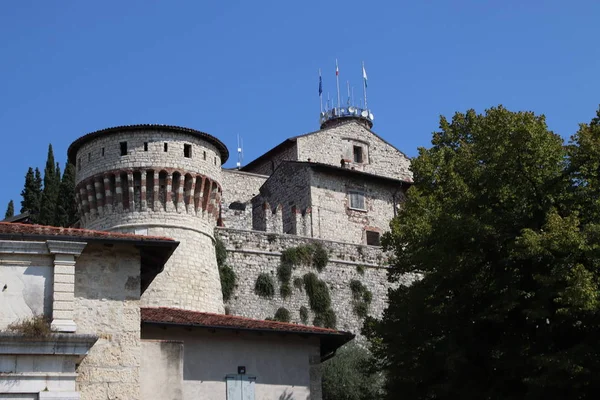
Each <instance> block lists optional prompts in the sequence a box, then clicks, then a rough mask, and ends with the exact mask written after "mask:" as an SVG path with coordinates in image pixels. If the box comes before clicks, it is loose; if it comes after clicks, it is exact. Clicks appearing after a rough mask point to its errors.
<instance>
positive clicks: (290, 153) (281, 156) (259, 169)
mask: <svg viewBox="0 0 600 400" xmlns="http://www.w3.org/2000/svg"><path fill="white" fill-rule="evenodd" d="M297 160H300V159H299V158H298V148H297V146H296V143H295V142H292V143H290V144H289V145H288V146H287V147H284V148H283V149H282V150H280V151H278V152H275V153H273V154H272V155H271V156H269V157H265V159H264V160H262V161H261V162H259V163H257V164H256V165H254V166H253V167H252V168H251V169H249V170H247V171H248V172H253V173H255V174H261V175H271V174H272V173H273V172H275V170H276V169H277V167H279V164H281V163H282V162H283V161H297ZM303 161H306V160H303Z"/></svg>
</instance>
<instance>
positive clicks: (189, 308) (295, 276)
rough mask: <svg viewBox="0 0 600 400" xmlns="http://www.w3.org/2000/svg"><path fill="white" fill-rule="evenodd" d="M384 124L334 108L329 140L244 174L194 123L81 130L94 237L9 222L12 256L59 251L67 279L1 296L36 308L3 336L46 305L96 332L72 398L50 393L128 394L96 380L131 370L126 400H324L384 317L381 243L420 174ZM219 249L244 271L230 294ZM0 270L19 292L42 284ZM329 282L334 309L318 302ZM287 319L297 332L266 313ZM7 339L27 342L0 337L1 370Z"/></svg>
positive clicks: (69, 325)
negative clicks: (373, 319) (331, 375)
mask: <svg viewBox="0 0 600 400" xmlns="http://www.w3.org/2000/svg"><path fill="white" fill-rule="evenodd" d="M372 120H373V117H372V114H370V113H369V112H368V110H361V109H356V108H354V107H349V108H344V109H335V108H334V109H333V110H331V111H329V112H327V113H322V115H321V127H320V129H319V130H318V131H315V132H312V133H308V134H304V135H300V136H295V137H291V138H289V139H286V140H285V141H283V142H282V143H281V144H279V145H278V146H276V147H274V148H273V149H271V150H269V151H267V152H266V153H264V154H263V155H261V156H260V157H258V158H257V159H255V160H254V161H252V162H250V163H249V164H247V165H245V166H243V167H241V168H238V169H223V168H222V164H224V163H225V162H226V161H227V159H228V157H229V152H228V149H227V147H226V146H225V145H224V144H223V143H222V142H221V141H220V140H219V139H217V138H216V137H213V136H211V135H209V134H207V133H204V132H201V131H197V130H194V129H189V128H182V127H176V126H166V125H132V126H123V127H114V128H108V129H103V130H100V131H96V132H92V133H90V134H87V135H85V136H82V137H81V138H79V139H77V140H75V141H74V142H73V143H72V145H71V146H70V147H69V150H68V156H69V161H70V162H71V163H73V164H74V165H75V166H76V171H77V175H76V202H77V207H78V211H79V215H80V224H81V227H82V228H84V229H83V230H79V231H77V230H60V231H55V230H52V229H57V228H49V227H46V228H43V229H41V228H33V227H32V228H27V227H24V226H21V227H16V226H15V227H9V226H4V227H2V229H3V230H4V231H3V232H4V233H2V232H0V255H1V256H3V260H4V261H3V264H5V265H7V264H10V265H12V264H11V263H16V264H19V263H22V262H24V261H23V260H22V259H23V258H25V259H27V260H28V261H27V262H29V263H31V262H33V263H34V264H35V263H36V262H37V261H35V260H33V261H32V260H31V257H33V256H31V254H34V253H35V254H37V256H36V257H38V258H39V257H42V258H43V257H46V258H48V260H49V261H44V262H41V261H39V262H37V263H38V264H40V263H41V264H40V268H41V266H42V265H43V266H52V268H54V269H53V270H52V269H49V270H44V271H45V272H39V273H38V275H41V276H45V277H46V278H47V280H49V281H53V282H54V285H53V286H52V287H51V288H50V289H49V288H47V287H46V289H45V293H46V294H45V295H43V296H41V297H40V298H37V300H36V301H32V300H31V299H30V298H28V297H27V296H25V295H23V296H21V297H18V294H16V293H13V292H10V291H8V290H7V292H6V293H3V294H2V295H3V296H4V298H5V299H9V297H8V296H9V295H10V294H11V293H13V294H12V296H14V297H12V298H10V299H12V300H11V301H12V302H13V303H14V304H17V303H18V304H20V305H23V306H22V307H23V310H24V311H23V310H22V311H20V312H15V313H14V315H13V314H10V313H6V312H5V313H2V312H0V328H2V325H4V326H7V325H8V323H9V322H10V321H11V320H12V321H14V320H15V318H16V317H17V316H22V315H26V314H27V313H29V314H35V312H34V311H35V310H34V309H36V310H41V311H42V312H43V313H44V314H45V315H46V314H51V315H52V328H53V330H54V331H56V332H69V333H77V334H79V333H80V332H83V333H85V334H86V335H87V336H85V335H83V336H85V337H83V336H82V337H80V338H79V341H80V342H81V343H80V344H79V345H78V346H79V347H80V348H79V350H78V352H76V354H75V353H73V354H71V353H69V354H68V355H65V357H66V359H68V360H70V361H69V362H66V361H65V360H63V365H69V366H70V367H68V371H67V372H68V373H71V374H72V373H73V371H75V370H76V371H77V372H78V374H76V376H75V378H76V380H77V381H76V382H77V385H75V381H73V384H72V385H71V386H69V389H68V390H69V391H64V393H67V392H68V393H70V394H69V396H71V397H68V396H66V397H60V396H57V397H51V398H69V399H71V398H84V399H88V398H89V399H93V398H121V397H118V395H115V397H110V396H111V395H110V394H109V391H110V387H111V385H110V382H112V381H110V380H108V381H107V380H106V379H108V378H106V379H103V378H99V376H100V375H102V374H101V373H100V372H99V371H97V370H98V369H100V370H102V371H112V370H113V369H115V368H116V367H117V366H118V368H116V369H119V370H121V371H122V373H125V372H127V374H130V375H126V376H128V377H129V378H120V377H116V378H115V379H116V380H117V382H118V383H119V384H120V385H121V387H122V388H123V390H125V392H126V393H127V394H126V395H123V397H122V398H127V399H134V398H157V399H158V398H165V399H166V398H169V399H170V398H173V399H188V398H189V399H191V398H203V399H204V398H205V399H213V398H214V399H224V398H225V394H226V393H227V399H230V398H237V397H236V396H238V395H239V396H242V393H250V391H251V392H252V397H244V398H255V397H254V393H255V390H256V398H264V399H267V398H268V399H271V398H274V399H276V398H281V397H279V396H291V397H290V398H303V399H304V398H307V397H306V396H309V397H310V398H311V399H319V398H321V397H320V375H319V369H318V365H319V364H320V362H322V361H323V360H324V359H326V358H328V357H331V356H332V355H333V354H334V353H335V349H336V348H337V347H339V346H341V345H342V344H344V343H345V342H347V341H348V340H351V339H352V337H353V336H354V335H355V334H359V333H360V326H361V324H362V318H364V317H365V316H366V315H373V316H380V315H381V312H382V311H383V309H384V308H385V304H386V298H387V290H388V288H389V283H388V282H387V277H386V265H385V257H384V255H383V254H382V251H381V248H380V247H379V245H380V237H381V234H382V233H383V232H385V231H386V230H387V228H388V224H389V221H390V220H391V219H392V218H393V217H394V216H395V214H396V211H397V209H398V207H399V205H400V204H401V203H402V201H403V199H404V195H405V192H406V190H407V188H408V187H409V185H410V183H411V181H412V179H411V173H410V170H409V166H410V160H409V159H408V157H406V156H405V155H404V154H403V153H402V152H400V151H399V150H398V149H396V148H394V147H393V146H392V145H391V144H389V143H388V142H386V141H385V140H384V139H383V138H381V137H380V136H378V135H377V134H375V133H374V132H373V131H372V130H371V127H372ZM32 229H33V230H32ZM36 229H37V230H36ZM19 230H21V231H19ZM0 231H1V229H0ZM17 231H18V232H17ZM23 232H26V234H23ZM19 233H20V235H19ZM57 237H58V238H62V239H57ZM18 238H20V239H18ZM2 240H5V241H9V242H10V243H8V242H7V244H5V245H4V247H2ZM15 240H29V241H31V243H35V244H28V245H27V246H33V247H35V249H37V250H36V251H37V253H36V252H31V251H29V252H28V251H26V249H25V248H26V247H27V246H26V245H24V244H23V243H17V244H15V243H13V242H14V241H15ZM60 240H64V243H57V242H58V241H60ZM41 241H45V243H46V244H45V245H41V244H40V243H41ZM86 243H91V244H87V245H86ZM218 244H222V246H223V247H224V248H225V251H226V255H227V261H226V264H227V268H230V270H233V273H234V274H235V285H234V286H233V288H232V290H231V292H230V293H228V294H227V295H226V296H225V299H224V296H223V293H225V292H224V285H225V282H224V281H223V277H222V276H220V273H219V270H220V268H222V267H224V265H221V264H223V262H224V261H223V260H220V261H219V260H218V257H217V256H218V254H217V253H218V251H219V250H218V248H217V247H218V246H216V245H218ZM33 247H32V248H33ZM3 248H4V249H10V250H6V251H4V252H3V251H2V249H3ZM15 249H17V250H16V251H15ZM293 251H296V253H293ZM292 253H293V254H295V255H296V256H295V257H292V256H291V255H292ZM8 254H11V255H12V256H8ZM15 254H17V255H18V254H21V258H20V259H19V260H17V259H14V260H13V259H12V258H11V257H15ZM115 254H117V256H116V257H115ZM119 254H120V255H119ZM298 255H299V256H298ZM52 257H54V258H53V259H52ZM40 260H41V258H40ZM17 261H18V262H17ZM94 263H98V264H99V265H104V267H103V268H101V269H100V270H94V268H93V264H94ZM16 264H15V265H16ZM19 265H20V264H19ZM80 265H82V266H81V267H79V266H80ZM63 266H65V267H64V268H63ZM67 267H68V268H67ZM284 267H286V268H284ZM1 268H2V266H0V271H2V273H3V275H0V279H5V280H6V281H10V282H11V284H12V283H15V282H17V281H20V282H29V279H33V278H26V277H25V276H26V275H27V272H26V270H20V269H18V268H16V267H15V268H16V269H14V270H11V271H12V272H11V273H12V274H16V275H15V276H12V275H10V274H8V273H7V272H5V271H8V269H6V268H4V269H1ZM136 268H137V270H138V272H137V273H136V272H135V271H136ZM57 269H60V270H61V271H63V270H64V271H68V272H64V273H65V274H66V275H65V276H62V275H61V274H62V273H63V272H60V273H58V272H57ZM126 270H127V271H128V272H126V273H124V271H126ZM40 271H41V270H40ZM52 271H53V272H52ZM78 271H83V272H79V275H78ZM57 274H58V278H57ZM11 276H12V278H11ZM52 276H53V278H52ZM57 279H58V280H57ZM407 279H408V278H407ZM63 280H64V281H63ZM32 282H33V281H32ZM35 282H36V284H37V285H42V287H45V286H44V285H45V283H44V282H41V281H35ZM40 282H41V283H40ZM92 282H95V283H94V284H92ZM0 283H2V282H0ZM407 283H408V281H407ZM7 285H8V284H7ZM222 285H223V287H222ZM9 287H10V286H9ZM119 287H123V288H124V291H123V290H118V288H119ZM317 289H318V290H321V291H324V292H326V296H325V297H326V298H327V299H328V300H327V301H326V302H325V303H326V304H325V303H323V302H321V303H319V302H318V301H317V300H315V299H314V298H313V297H311V296H312V295H313V291H314V290H317ZM136 291H137V293H139V294H138V295H136V294H135V293H136ZM23 293H29V291H28V290H25V289H23ZM124 293H125V294H124ZM106 299H109V301H108V303H107V302H106ZM36 302H37V303H36ZM34 303H35V304H34ZM32 304H34V306H32ZM96 307H98V309H97V310H102V312H100V313H99V312H98V311H97V310H95V308H96ZM14 309H17V307H16V306H15V307H14ZM135 310H138V311H137V313H136V311H135ZM281 310H285V312H286V313H287V315H288V316H287V319H286V321H288V322H290V323H285V322H284V323H281V322H271V321H264V320H266V319H271V318H273V317H274V316H276V315H277V314H278V313H279V312H281ZM20 313H21V314H20ZM23 313H24V314H23ZM125 315H128V316H129V317H125V318H124V316H125ZM136 315H137V317H136ZM107 316H110V318H109V319H108V320H105V319H104V318H105V317H107ZM109 321H112V322H109ZM136 324H137V327H136ZM319 326H324V327H323V328H320V327H319ZM332 328H335V329H332ZM86 329H87V330H86ZM99 331H101V334H98V332H99ZM123 331H127V332H132V336H131V338H130V339H128V340H129V342H127V340H126V341H125V342H120V341H119V340H116V341H115V339H114V338H115V337H117V338H118V337H121V335H122V333H123ZM216 333H218V335H215V334H216ZM274 334H279V336H273V335H274ZM136 335H137V336H136ZM269 335H270V336H269ZM281 335H283V336H285V337H283V336H281ZM80 336H81V335H80ZM264 336H268V337H264ZM73 338H74V336H71V337H70V338H61V339H60V340H63V341H65V340H66V341H67V342H68V340H72V339H73ZM3 340H4V341H6V340H9V341H10V340H13V339H9V338H4V339H3V338H2V337H1V336H0V360H1V357H2V354H3V353H2V351H1V349H2V346H3V343H2V342H3ZM57 340H58V339H57ZM17 342H18V340H16V341H15V343H17ZM126 342H127V343H128V344H125V343H126ZM11 343H13V342H11ZM99 343H100V344H99ZM13 344H14V343H13ZM39 346H41V347H43V346H44V345H43V344H39ZM17 347H18V346H17ZM95 349H96V350H95ZM15 351H16V353H14V354H16V355H15V357H18V354H21V353H19V352H18V351H22V350H15ZM88 353H89V355H87V356H86V357H85V359H84V360H83V362H81V361H79V362H76V359H78V358H79V357H82V355H83V354H88ZM11 354H12V353H11ZM111 354H112V355H111ZM21 357H24V356H21ZM115 357H117V359H115ZM306 359H308V360H309V362H308V364H306V361H305V360H306ZM15 360H17V358H15ZM79 360H81V359H79ZM124 360H126V361H124ZM303 360H304V361H303ZM15 363H16V364H15V365H17V364H18V363H17V362H16V361H15ZM239 363H244V364H246V365H244V366H240V365H238V364H239ZM247 364H250V365H247ZM236 365H237V366H238V368H237V374H236V373H235V372H236V371H235V370H232V369H234V367H235V366H236ZM267 365H271V367H272V368H271V369H269V368H266V367H265V366H267ZM14 369H15V371H16V370H18V367H17V366H15V367H14ZM94 371H96V372H94ZM28 372H31V371H28ZM67 372H65V371H60V373H61V374H63V375H65V374H67ZM94 374H100V375H98V376H96V377H95V378H94ZM109 375H110V374H109ZM71 376H73V375H71ZM103 376H104V375H103ZM63 378H64V377H63ZM75 378H73V379H75ZM46 384H47V382H46ZM73 385H75V386H73ZM255 386H256V388H255ZM2 387H3V386H2V381H1V379H0V393H2ZM75 387H77V388H78V390H75ZM59 391H60V390H59ZM98 391H99V393H102V395H98V396H94V393H97V392H98ZM50 392H52V390H50ZM79 392H81V393H84V394H82V395H81V397H79V396H80V395H79V394H78V393H79ZM19 393H21V392H19ZM104 393H105V394H106V395H107V396H108V397H103V394H104ZM44 396H46V397H44ZM47 396H48V395H47V394H43V393H42V392H40V393H39V394H38V397H32V398H36V399H37V398H39V399H42V398H50V397H47ZM248 396H249V394H248ZM24 398H28V397H24ZM239 398H240V399H241V397H239ZM285 398H288V397H285Z"/></svg>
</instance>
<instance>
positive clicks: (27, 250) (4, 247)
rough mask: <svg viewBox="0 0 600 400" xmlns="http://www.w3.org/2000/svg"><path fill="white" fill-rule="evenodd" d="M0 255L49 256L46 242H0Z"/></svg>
mask: <svg viewBox="0 0 600 400" xmlns="http://www.w3.org/2000/svg"><path fill="white" fill-rule="evenodd" d="M0 254H48V247H47V246H46V243H45V242H27V241H21V240H0Z"/></svg>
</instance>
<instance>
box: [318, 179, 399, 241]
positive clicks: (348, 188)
mask: <svg viewBox="0 0 600 400" xmlns="http://www.w3.org/2000/svg"><path fill="white" fill-rule="evenodd" d="M311 184H312V186H311V188H310V189H311V200H312V213H313V217H314V223H313V227H312V229H313V233H314V237H315V238H321V239H327V240H339V241H344V242H351V243H362V244H366V243H367V241H366V232H367V231H371V232H377V233H379V234H380V235H381V234H383V233H384V232H386V231H388V230H389V223H390V221H391V220H392V218H393V217H394V207H395V204H399V203H401V202H402V201H403V200H404V193H403V188H402V187H401V186H400V185H399V184H393V183H390V182H385V183H383V182H381V181H377V180H374V179H369V178H364V177H362V176H356V177H352V176H347V177H344V178H341V177H339V176H336V175H331V174H326V173H322V172H318V171H312V178H311ZM352 191H357V192H359V193H362V194H363V195H364V203H365V204H364V205H365V209H364V210H359V209H355V208H351V204H350V198H349V196H350V193H351V192H352Z"/></svg>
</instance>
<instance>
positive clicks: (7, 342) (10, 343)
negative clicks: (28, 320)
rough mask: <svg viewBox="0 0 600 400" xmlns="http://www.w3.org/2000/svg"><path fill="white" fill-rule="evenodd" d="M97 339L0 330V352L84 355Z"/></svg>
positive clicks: (92, 336) (84, 336)
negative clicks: (28, 334) (32, 335)
mask: <svg viewBox="0 0 600 400" xmlns="http://www.w3.org/2000/svg"><path fill="white" fill-rule="evenodd" d="M97 340H98V336H96V335H75V334H51V335H48V336H44V337H31V336H25V335H22V334H19V333H6V332H0V354H3V355H4V354H29V355H33V354H47V355H67V356H84V355H86V354H87V352H88V351H89V349H90V348H91V347H92V346H93V345H94V343H96V341H97Z"/></svg>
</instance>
